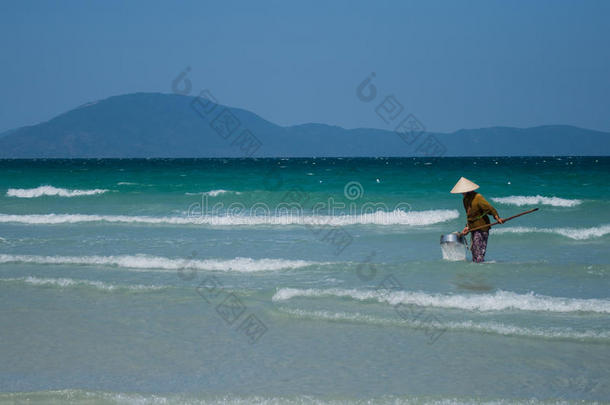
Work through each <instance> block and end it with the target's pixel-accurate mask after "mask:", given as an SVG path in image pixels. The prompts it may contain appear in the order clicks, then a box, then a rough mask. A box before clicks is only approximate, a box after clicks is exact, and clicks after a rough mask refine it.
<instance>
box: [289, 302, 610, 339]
mask: <svg viewBox="0 0 610 405" xmlns="http://www.w3.org/2000/svg"><path fill="white" fill-rule="evenodd" d="M278 309H279V310H280V311H281V312H284V313H287V314H289V315H292V316H294V317H296V318H302V319H316V320H326V321H336V322H355V323H365V324H372V325H382V326H386V325H387V326H407V327H411V328H415V329H435V330H438V331H443V330H445V331H446V330H450V331H465V332H467V331H474V332H480V333H491V334H497V335H504V336H520V337H532V338H542V339H575V340H609V339H610V332H608V331H594V330H586V331H576V330H574V329H571V328H526V327H521V326H515V325H507V324H503V323H498V322H473V321H461V322H442V321H439V320H425V321H424V320H410V319H401V318H400V317H398V315H397V316H396V317H395V318H380V317H376V316H371V315H366V314H361V313H358V312H355V313H348V312H330V311H308V310H302V309H290V308H282V307H280V308H278Z"/></svg>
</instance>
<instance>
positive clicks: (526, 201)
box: [492, 195, 582, 207]
mask: <svg viewBox="0 0 610 405" xmlns="http://www.w3.org/2000/svg"><path fill="white" fill-rule="evenodd" d="M492 201H494V202H497V203H499V204H507V205H516V206H518V207H521V206H522V205H551V206H553V207H575V206H577V205H580V204H582V200H568V199H566V198H559V197H543V196H541V195H534V196H527V195H511V196H509V197H495V198H492Z"/></svg>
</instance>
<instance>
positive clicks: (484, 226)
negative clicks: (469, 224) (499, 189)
mask: <svg viewBox="0 0 610 405" xmlns="http://www.w3.org/2000/svg"><path fill="white" fill-rule="evenodd" d="M534 211H538V208H534V209H533V210H529V211H523V212H521V213H519V214H517V215H513V216H512V217H508V218H505V219H504V222H506V221H510V220H511V219H514V218H517V217H520V216H521V215H525V214H529V213H532V212H534ZM498 224H499V222H494V223H493V224H486V225H481V226H477V227H476V228H473V229H469V230H468V232H467V233H466V234H465V235H468V233H469V232H472V231H476V230H477V229H481V228H486V227H488V226H494V225H498Z"/></svg>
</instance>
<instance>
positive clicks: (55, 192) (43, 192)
mask: <svg viewBox="0 0 610 405" xmlns="http://www.w3.org/2000/svg"><path fill="white" fill-rule="evenodd" d="M106 192H108V190H104V189H100V188H96V189H94V190H68V189H66V188H57V187H53V186H40V187H36V188H9V189H8V191H7V192H6V195H7V197H18V198H36V197H43V196H57V197H81V196H87V195H96V194H104V193H106Z"/></svg>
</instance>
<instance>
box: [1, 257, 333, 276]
mask: <svg viewBox="0 0 610 405" xmlns="http://www.w3.org/2000/svg"><path fill="white" fill-rule="evenodd" d="M0 263H34V264H67V265H72V264H75V265H94V266H114V267H124V268H131V269H161V270H172V271H173V270H182V269H186V270H210V271H237V272H244V273H248V272H256V271H274V270H289V269H298V268H301V267H307V266H312V265H316V264H323V263H318V262H309V261H305V260H284V259H252V258H249V257H237V258H235V259H226V260H222V259H208V260H195V259H190V258H185V259H170V258H167V257H157V256H147V255H135V256H30V255H8V254H0Z"/></svg>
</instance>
